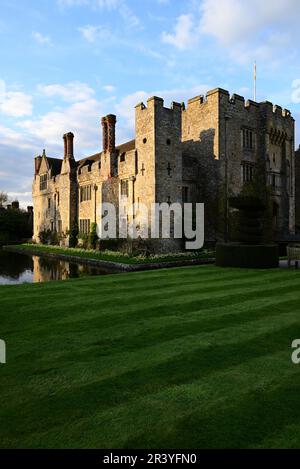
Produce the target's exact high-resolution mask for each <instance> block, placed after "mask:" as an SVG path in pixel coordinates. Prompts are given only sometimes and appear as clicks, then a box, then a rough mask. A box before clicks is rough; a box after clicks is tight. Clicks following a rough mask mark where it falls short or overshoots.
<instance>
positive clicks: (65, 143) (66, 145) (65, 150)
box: [63, 134, 68, 158]
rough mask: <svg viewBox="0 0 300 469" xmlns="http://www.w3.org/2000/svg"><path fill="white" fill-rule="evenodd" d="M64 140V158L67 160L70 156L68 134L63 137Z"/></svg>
mask: <svg viewBox="0 0 300 469" xmlns="http://www.w3.org/2000/svg"><path fill="white" fill-rule="evenodd" d="M63 140H64V158H67V154H68V143H67V134H65V135H64V136H63Z"/></svg>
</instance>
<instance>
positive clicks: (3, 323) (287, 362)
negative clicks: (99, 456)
mask: <svg viewBox="0 0 300 469" xmlns="http://www.w3.org/2000/svg"><path fill="white" fill-rule="evenodd" d="M0 338H1V339H4V340H6V342H7V355H8V357H7V358H8V362H7V364H6V365H0V376H1V380H0V392H1V401H0V446H1V447H6V448H20V447H26V448H29V447H35V448H37V447H39V448H49V447H50V448H53V447H55V448H70V447H71V448H74V447H84V448H94V447H96V448H111V447H112V448H140V447H145V448H181V447H183V448H225V447H226V448H228V447H230V448H245V447H251V448H254V447H264V448H270V447H300V405H299V400H300V365H299V366H296V365H293V364H292V362H291V343H292V341H293V340H294V339H295V338H300V272H297V271H294V270H290V271H289V270H284V269H282V270H279V269H278V270H273V271H259V272H258V271H247V270H244V271H242V270H231V269H228V270H224V269H218V268H216V267H214V266H202V267H189V268H182V269H174V270H162V271H155V272H143V273H131V274H122V275H114V276H107V277H97V278H88V279H80V280H72V281H66V282H58V283H56V282H55V283H48V284H36V285H24V286H19V287H1V288H0Z"/></svg>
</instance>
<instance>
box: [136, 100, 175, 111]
mask: <svg viewBox="0 0 300 469" xmlns="http://www.w3.org/2000/svg"><path fill="white" fill-rule="evenodd" d="M164 103H165V102H164V100H163V98H159V97H158V96H152V97H151V98H149V99H148V100H147V106H146V105H145V104H144V103H143V102H141V103H139V104H137V105H136V106H135V109H136V111H145V110H147V109H153V108H155V109H162V110H165V111H181V110H182V109H184V103H177V102H175V101H173V102H172V103H171V107H165V105H164Z"/></svg>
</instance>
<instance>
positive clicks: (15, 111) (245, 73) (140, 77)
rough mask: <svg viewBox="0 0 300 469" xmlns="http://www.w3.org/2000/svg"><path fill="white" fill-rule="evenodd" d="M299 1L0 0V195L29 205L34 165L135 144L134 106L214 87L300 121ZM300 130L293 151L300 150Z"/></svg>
mask: <svg viewBox="0 0 300 469" xmlns="http://www.w3.org/2000/svg"><path fill="white" fill-rule="evenodd" d="M299 14H300V2H299V0H272V2H271V1H267V2H265V3H263V2H261V0H23V1H20V0H0V44H1V46H0V64H1V67H0V191H1V190H5V191H7V192H9V194H10V196H11V198H18V199H19V200H20V202H21V203H22V204H23V205H26V204H28V203H31V183H32V174H33V157H34V156H36V155H37V154H40V153H41V152H42V150H43V148H46V152H47V154H48V155H49V156H61V154H62V135H63V133H65V132H67V131H73V132H74V133H75V152H76V158H79V157H82V156H85V155H88V154H89V153H90V152H91V153H94V152H96V151H98V150H99V149H100V148H101V132H100V118H101V116H103V115H105V114H107V113H115V114H117V116H118V127H117V140H118V143H121V142H122V141H125V140H127V139H130V138H132V137H133V136H134V106H135V104H137V103H139V102H140V101H143V100H146V99H147V97H149V96H152V95H153V94H156V95H160V96H162V97H164V98H165V101H166V104H167V105H168V104H169V103H170V102H171V101H172V100H174V101H183V100H187V99H188V98H191V97H193V96H195V95H197V94H203V93H205V92H206V91H207V90H208V89H212V88H215V87H222V88H225V89H228V90H229V91H230V92H231V93H233V92H236V93H239V94H242V95H244V96H245V97H246V98H251V99H252V98H253V64H254V61H255V60H256V61H257V67H258V100H259V101H263V100H266V99H267V100H269V101H272V102H274V103H276V104H280V105H282V106H283V107H286V108H288V109H291V110H292V112H293V114H294V117H295V119H296V121H298V120H299V118H300V60H299V58H300V57H299V49H298V44H299V39H300V37H299V36H300V32H299V21H298V19H299ZM299 137H300V134H299V135H298V132H297V145H298V143H300V138H299Z"/></svg>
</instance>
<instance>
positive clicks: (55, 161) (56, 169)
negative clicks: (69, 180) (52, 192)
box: [46, 156, 62, 176]
mask: <svg viewBox="0 0 300 469" xmlns="http://www.w3.org/2000/svg"><path fill="white" fill-rule="evenodd" d="M46 159H47V161H48V165H49V169H51V173H52V176H57V175H58V174H60V173H61V166H62V160H60V159H59V158H49V157H48V156H47V157H46Z"/></svg>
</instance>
